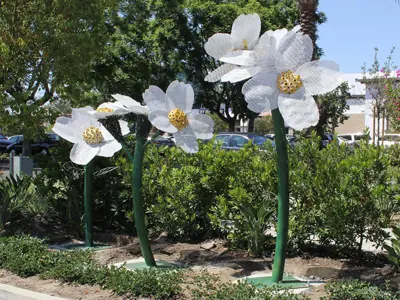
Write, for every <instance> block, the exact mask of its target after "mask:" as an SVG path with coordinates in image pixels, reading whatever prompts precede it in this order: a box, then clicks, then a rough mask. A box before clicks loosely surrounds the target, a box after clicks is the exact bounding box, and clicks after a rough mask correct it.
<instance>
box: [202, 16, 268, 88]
mask: <svg viewBox="0 0 400 300" xmlns="http://www.w3.org/2000/svg"><path fill="white" fill-rule="evenodd" d="M260 31H261V20H260V17H259V16H258V15H257V14H252V15H240V16H239V17H238V18H237V19H236V20H235V21H234V22H233V25H232V31H231V33H230V34H229V33H216V34H214V35H213V36H212V37H211V38H209V39H208V41H207V42H206V43H205V45H204V49H205V50H206V52H207V53H208V55H210V56H212V57H213V58H215V59H216V60H219V61H222V62H225V63H226V64H223V65H221V66H220V67H218V68H217V69H215V70H214V71H212V72H211V73H210V74H209V75H207V77H206V78H205V80H206V81H210V82H216V81H218V80H221V78H222V79H223V78H224V75H226V74H228V73H230V72H232V71H234V70H236V71H237V72H240V73H243V74H248V75H250V76H252V75H254V74H256V73H257V71H258V69H257V68H253V67H252V63H251V58H250V56H251V53H252V50H253V49H254V47H255V46H256V45H257V43H258V39H259V37H260ZM232 61H234V63H233V64H232ZM240 66H244V67H240Z"/></svg>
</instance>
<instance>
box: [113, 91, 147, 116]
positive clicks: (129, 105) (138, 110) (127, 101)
mask: <svg viewBox="0 0 400 300" xmlns="http://www.w3.org/2000/svg"><path fill="white" fill-rule="evenodd" d="M111 96H112V97H113V98H114V99H115V100H117V102H116V103H119V104H121V105H122V106H123V107H124V108H125V109H126V110H127V112H132V113H135V114H138V115H148V114H149V108H148V107H147V106H145V105H141V104H140V103H139V102H137V101H135V100H133V99H132V98H131V97H129V96H124V95H121V94H115V95H111Z"/></svg>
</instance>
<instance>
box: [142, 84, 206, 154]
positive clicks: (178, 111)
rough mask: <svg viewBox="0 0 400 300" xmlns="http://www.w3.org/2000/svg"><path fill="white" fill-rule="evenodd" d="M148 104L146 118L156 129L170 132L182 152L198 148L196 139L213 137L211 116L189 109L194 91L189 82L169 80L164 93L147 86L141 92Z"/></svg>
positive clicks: (195, 150)
mask: <svg viewBox="0 0 400 300" xmlns="http://www.w3.org/2000/svg"><path fill="white" fill-rule="evenodd" d="M143 99H144V101H145V102H146V104H147V106H148V107H149V111H150V112H149V121H150V122H151V123H152V124H153V125H154V126H155V127H156V128H157V129H159V130H162V131H165V132H168V133H172V134H173V136H174V137H175V140H176V144H177V145H178V146H179V147H181V148H182V149H183V150H184V151H185V152H188V153H195V152H197V151H198V148H199V146H198V143H197V140H196V138H198V139H210V138H212V137H213V128H214V122H213V120H212V119H211V118H210V117H209V116H206V115H203V114H196V115H194V114H193V113H192V106H193V102H194V91H193V88H192V87H191V86H190V85H189V84H184V83H182V82H179V81H174V82H172V83H171V84H170V85H169V86H168V89H167V92H166V93H164V92H163V91H162V90H161V89H160V88H159V87H156V86H150V87H149V88H148V89H147V90H146V91H145V92H144V94H143Z"/></svg>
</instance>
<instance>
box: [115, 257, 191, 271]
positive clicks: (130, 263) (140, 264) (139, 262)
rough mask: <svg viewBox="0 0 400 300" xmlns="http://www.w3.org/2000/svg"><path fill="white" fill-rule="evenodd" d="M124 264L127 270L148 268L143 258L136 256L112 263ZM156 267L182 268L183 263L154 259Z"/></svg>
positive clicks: (118, 265)
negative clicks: (135, 257)
mask: <svg viewBox="0 0 400 300" xmlns="http://www.w3.org/2000/svg"><path fill="white" fill-rule="evenodd" d="M124 264H125V268H127V269H128V270H143V269H147V268H149V267H148V266H147V265H146V263H145V262H144V258H137V259H131V260H127V261H125V262H121V263H116V264H113V265H114V266H117V267H122V266H123V265H124ZM156 264H157V267H156V268H160V269H173V268H183V267H184V265H182V264H180V263H178V262H170V261H161V260H157V259H156Z"/></svg>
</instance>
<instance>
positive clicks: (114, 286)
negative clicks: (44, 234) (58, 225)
mask: <svg viewBox="0 0 400 300" xmlns="http://www.w3.org/2000/svg"><path fill="white" fill-rule="evenodd" d="M0 268H4V269H7V270H10V271H11V272H14V273H16V274H17V275H19V276H22V277H29V276H34V275H40V276H41V277H42V278H53V279H58V280H60V281H62V282H68V283H77V284H89V285H93V284H99V285H101V286H102V287H103V288H105V289H110V290H112V291H113V292H114V293H116V294H118V295H127V296H135V297H136V296H143V297H153V298H155V299H164V298H168V297H173V296H174V295H177V294H179V293H180V292H181V287H180V283H182V281H183V279H182V278H183V277H182V272H181V271H178V270H172V269H170V270H167V269H147V270H135V271H129V270H127V269H125V268H123V267H121V268H117V267H111V268H109V267H108V266H102V265H100V264H99V263H97V262H96V261H95V260H94V259H93V258H92V252H90V251H50V250H49V249H48V247H47V245H45V244H44V243H43V241H42V240H39V239H37V238H32V237H29V236H18V237H7V238H0Z"/></svg>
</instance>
